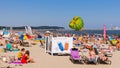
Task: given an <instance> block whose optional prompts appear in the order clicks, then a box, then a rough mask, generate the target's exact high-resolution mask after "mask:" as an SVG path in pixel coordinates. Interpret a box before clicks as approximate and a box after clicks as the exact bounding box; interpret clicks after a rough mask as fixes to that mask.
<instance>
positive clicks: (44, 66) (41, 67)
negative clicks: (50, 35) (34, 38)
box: [0, 45, 120, 68]
mask: <svg viewBox="0 0 120 68" xmlns="http://www.w3.org/2000/svg"><path fill="white" fill-rule="evenodd" d="M26 50H30V55H31V57H32V58H34V60H35V63H28V64H23V65H22V66H19V65H17V66H15V64H6V63H0V66H1V67H6V66H11V67H14V68H119V66H120V65H119V64H120V61H118V60H119V59H120V56H119V55H120V52H119V51H116V52H114V53H113V54H114V55H113V57H111V58H110V59H111V60H112V64H111V65H106V64H99V65H93V64H73V63H72V62H71V61H70V60H69V56H52V55H49V54H47V53H45V50H44V49H43V48H41V47H40V46H38V45H34V46H32V47H26ZM1 54H2V53H1ZM7 54H11V55H17V53H7Z"/></svg>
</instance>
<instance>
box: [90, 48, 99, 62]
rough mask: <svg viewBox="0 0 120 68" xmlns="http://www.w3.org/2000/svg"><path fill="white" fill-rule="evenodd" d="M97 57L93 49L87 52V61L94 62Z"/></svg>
mask: <svg viewBox="0 0 120 68" xmlns="http://www.w3.org/2000/svg"><path fill="white" fill-rule="evenodd" d="M97 58H98V56H97V55H96V54H95V51H94V49H91V50H90V52H89V57H88V59H89V61H90V62H93V63H96V61H97Z"/></svg>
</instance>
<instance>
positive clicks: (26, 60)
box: [21, 50, 34, 63]
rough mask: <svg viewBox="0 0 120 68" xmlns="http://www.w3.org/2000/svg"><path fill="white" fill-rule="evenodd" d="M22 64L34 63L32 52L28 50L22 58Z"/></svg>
mask: <svg viewBox="0 0 120 68" xmlns="http://www.w3.org/2000/svg"><path fill="white" fill-rule="evenodd" d="M21 63H34V61H33V59H32V58H30V52H29V50H27V51H26V52H25V54H24V55H23V56H22V59H21Z"/></svg>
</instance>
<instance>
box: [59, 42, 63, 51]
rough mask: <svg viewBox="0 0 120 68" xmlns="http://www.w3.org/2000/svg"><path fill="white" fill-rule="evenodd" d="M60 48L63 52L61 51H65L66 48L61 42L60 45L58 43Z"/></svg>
mask: <svg viewBox="0 0 120 68" xmlns="http://www.w3.org/2000/svg"><path fill="white" fill-rule="evenodd" d="M58 47H59V49H60V50H61V51H64V47H63V44H62V43H61V42H60V43H58Z"/></svg>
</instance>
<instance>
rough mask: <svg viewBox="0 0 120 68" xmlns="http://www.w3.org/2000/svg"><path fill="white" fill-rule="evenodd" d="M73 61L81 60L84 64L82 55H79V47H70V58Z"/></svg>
mask: <svg viewBox="0 0 120 68" xmlns="http://www.w3.org/2000/svg"><path fill="white" fill-rule="evenodd" d="M69 59H70V60H71V61H72V62H73V63H75V62H76V61H79V62H81V63H83V64H84V60H83V59H82V57H81V56H80V55H79V50H78V49H77V48H72V49H70V58H69Z"/></svg>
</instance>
